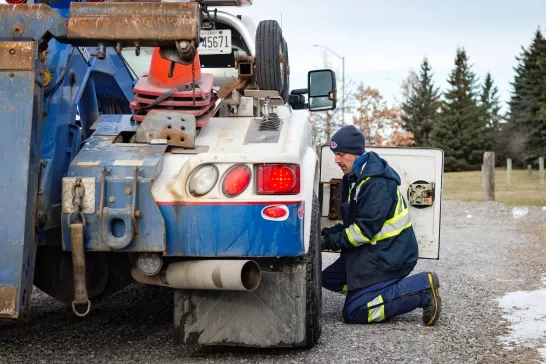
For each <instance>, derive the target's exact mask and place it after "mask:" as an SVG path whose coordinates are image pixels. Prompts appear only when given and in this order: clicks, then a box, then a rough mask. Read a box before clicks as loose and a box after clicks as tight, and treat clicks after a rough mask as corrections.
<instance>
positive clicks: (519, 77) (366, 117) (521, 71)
mask: <svg viewBox="0 0 546 364" xmlns="http://www.w3.org/2000/svg"><path fill="white" fill-rule="evenodd" d="M516 61H517V65H516V66H515V67H514V70H515V73H516V75H515V77H514V80H513V82H511V88H512V89H511V94H510V100H509V102H508V105H507V106H508V108H507V109H508V111H507V112H506V113H503V112H502V111H501V110H502V107H501V102H500V100H499V94H498V93H499V91H498V88H497V86H496V85H495V83H494V80H493V77H492V76H491V74H490V73H487V74H486V75H485V76H484V78H483V82H481V83H480V82H479V80H478V77H477V76H476V73H475V72H474V71H473V70H472V66H471V64H470V62H469V56H468V55H467V52H466V50H465V49H464V47H459V48H458V49H457V50H456V55H455V62H454V67H453V69H452V70H451V72H450V73H449V76H448V79H447V87H446V88H445V90H444V91H443V92H442V91H440V89H439V88H438V87H436V86H435V85H434V82H433V80H432V79H433V75H434V74H433V70H432V65H431V64H430V63H429V61H428V59H427V58H426V57H425V58H424V59H423V62H422V64H421V66H420V70H419V72H418V73H414V72H410V75H409V76H408V78H407V79H406V80H405V81H404V83H403V85H402V94H403V100H402V101H401V102H400V103H398V104H395V105H392V106H389V105H387V103H386V102H385V101H384V99H383V97H382V96H381V94H380V93H379V91H378V90H377V89H374V88H371V87H366V86H365V85H364V84H362V83H361V84H359V85H358V86H356V87H355V86H354V84H353V83H351V82H349V92H346V95H344V96H343V97H345V98H346V99H345V103H346V105H347V106H346V113H353V114H354V115H355V116H354V117H353V119H352V123H353V124H354V125H356V126H358V127H359V128H360V129H361V130H362V131H363V132H364V134H365V136H366V144H367V145H394V146H413V147H435V148H441V149H443V150H444V169H445V171H446V172H450V171H469V170H479V169H480V168H481V164H482V161H483V153H484V152H485V151H494V152H495V155H496V157H497V165H504V163H505V161H506V158H512V160H513V165H514V166H515V167H524V166H525V165H527V164H532V165H535V164H537V163H538V158H539V157H546V39H545V37H544V35H543V34H542V33H541V31H540V30H537V31H536V33H535V35H534V38H533V40H532V42H531V44H530V45H529V46H528V47H526V48H525V47H522V51H521V54H519V55H518V56H517V57H516ZM310 120H311V122H312V123H313V128H314V131H315V137H316V140H315V141H316V142H317V143H321V142H324V141H327V140H329V137H330V136H331V134H332V133H333V132H335V130H337V128H338V127H340V126H341V123H340V120H339V108H338V109H337V110H334V111H331V112H329V113H327V114H319V113H317V114H311V115H310ZM347 123H348V122H346V124H347Z"/></svg>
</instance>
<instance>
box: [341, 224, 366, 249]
mask: <svg viewBox="0 0 546 364" xmlns="http://www.w3.org/2000/svg"><path fill="white" fill-rule="evenodd" d="M345 233H346V234H347V237H348V238H349V241H350V242H351V244H353V246H355V247H357V246H359V245H362V244H364V243H368V242H370V239H368V238H367V237H366V236H365V235H364V234H362V231H361V230H360V228H359V227H358V225H357V224H356V223H354V224H351V225H350V226H349V227H348V228H346V229H345Z"/></svg>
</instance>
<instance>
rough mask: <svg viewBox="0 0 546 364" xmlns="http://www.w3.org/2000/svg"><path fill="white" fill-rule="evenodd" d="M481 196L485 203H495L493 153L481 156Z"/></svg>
mask: <svg viewBox="0 0 546 364" xmlns="http://www.w3.org/2000/svg"><path fill="white" fill-rule="evenodd" d="M483 196H484V199H485V201H495V152H485V153H484V154H483Z"/></svg>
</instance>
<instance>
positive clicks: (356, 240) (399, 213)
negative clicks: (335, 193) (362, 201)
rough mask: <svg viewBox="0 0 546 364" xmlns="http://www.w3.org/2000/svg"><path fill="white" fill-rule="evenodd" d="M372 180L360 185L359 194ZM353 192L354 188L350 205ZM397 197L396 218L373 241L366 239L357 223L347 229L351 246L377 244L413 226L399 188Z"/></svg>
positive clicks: (389, 221)
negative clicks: (364, 185)
mask: <svg viewBox="0 0 546 364" xmlns="http://www.w3.org/2000/svg"><path fill="white" fill-rule="evenodd" d="M370 178H371V177H368V178H366V179H364V180H362V181H361V182H360V183H359V185H358V186H357V191H356V192H357V193H358V192H359V190H360V187H361V186H362V185H363V184H364V183H365V182H366V181H368V180H369V179H370ZM351 190H352V188H351V189H350V190H349V203H350V196H351ZM396 195H397V201H396V207H395V209H394V216H393V217H391V218H390V219H388V220H387V221H385V223H384V224H383V227H382V228H381V230H380V231H379V232H378V233H377V234H376V235H375V236H374V237H373V238H372V239H369V238H368V237H366V236H365V235H364V234H363V233H362V230H360V227H359V226H358V225H357V224H356V223H353V224H351V225H350V226H349V227H348V228H346V229H345V234H346V235H347V239H348V240H349V242H350V243H351V245H353V246H354V247H358V246H360V245H362V244H365V243H370V244H375V243H376V242H378V241H380V240H384V239H387V238H391V237H393V236H396V235H399V234H400V233H401V232H402V231H404V230H405V229H407V228H409V227H410V226H411V225H412V223H411V218H410V216H409V210H408V208H407V206H406V201H405V200H404V198H403V197H402V194H401V192H400V189H398V188H397V189H396Z"/></svg>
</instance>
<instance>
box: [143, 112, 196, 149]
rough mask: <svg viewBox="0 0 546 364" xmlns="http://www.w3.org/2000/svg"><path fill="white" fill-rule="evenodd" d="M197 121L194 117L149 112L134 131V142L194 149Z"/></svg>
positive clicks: (173, 113)
mask: <svg viewBox="0 0 546 364" xmlns="http://www.w3.org/2000/svg"><path fill="white" fill-rule="evenodd" d="M196 125H197V121H196V119H195V116H194V115H191V114H183V113H180V112H176V111H164V110H150V112H148V114H146V116H145V117H144V120H143V121H142V123H141V124H140V125H139V126H138V127H137V130H136V142H137V143H148V144H167V145H172V146H175V147H184V148H195V138H196V132H197V127H196Z"/></svg>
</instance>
